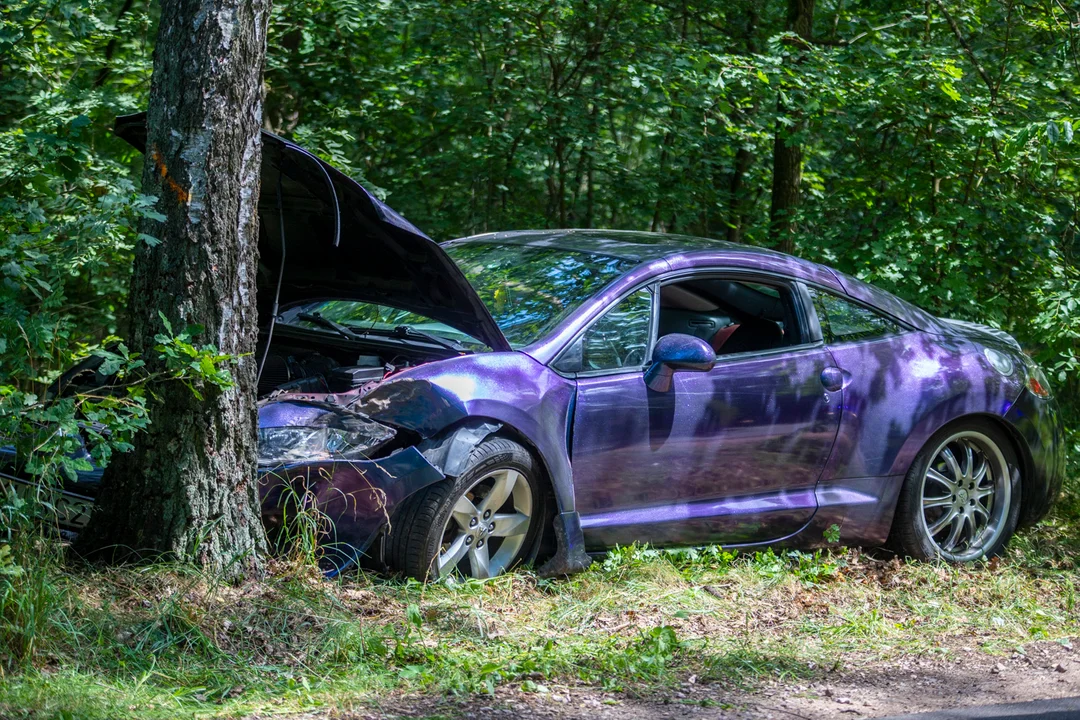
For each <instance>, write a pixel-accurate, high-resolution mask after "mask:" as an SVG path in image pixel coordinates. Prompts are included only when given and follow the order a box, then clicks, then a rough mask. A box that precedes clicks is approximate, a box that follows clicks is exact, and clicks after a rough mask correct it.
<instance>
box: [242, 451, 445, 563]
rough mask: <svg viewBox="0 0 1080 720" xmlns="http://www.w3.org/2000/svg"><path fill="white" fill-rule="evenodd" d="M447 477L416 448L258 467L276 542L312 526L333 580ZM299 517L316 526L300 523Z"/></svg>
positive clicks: (265, 521)
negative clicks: (408, 502) (418, 495)
mask: <svg viewBox="0 0 1080 720" xmlns="http://www.w3.org/2000/svg"><path fill="white" fill-rule="evenodd" d="M443 477H444V475H443V474H442V473H441V472H440V471H439V470H437V469H436V468H435V467H434V466H433V465H432V464H431V463H429V462H428V461H427V459H426V458H425V457H424V456H423V455H422V454H421V453H420V452H419V451H418V450H417V449H416V448H415V447H408V448H404V449H401V450H398V451H396V452H394V453H391V454H390V455H388V456H387V457H384V458H379V459H377V460H351V461H344V460H337V461H326V462H314V463H297V464H294V465H286V466H278V467H273V468H271V467H261V468H259V493H260V498H261V500H262V516H263V524H264V525H265V526H266V529H267V532H268V533H269V534H270V536H271V538H272V539H273V540H276V541H279V542H288V541H290V540H296V537H295V533H297V532H300V530H299V528H301V527H308V528H312V529H313V530H314V531H315V532H316V533H317V534H318V538H317V540H318V541H319V545H320V547H321V549H322V555H323V557H322V560H321V561H320V562H321V566H322V569H323V570H324V572H325V573H326V575H327V577H334V576H335V575H338V574H339V573H341V572H342V571H343V570H345V569H346V568H348V567H350V566H352V565H353V564H355V563H356V561H357V560H358V559H359V557H360V556H361V555H362V554H363V553H364V552H366V551H367V550H368V548H370V547H371V545H372V543H373V542H374V541H375V539H376V538H377V537H378V536H379V533H380V532H381V531H382V530H383V529H384V528H387V526H389V525H390V522H391V518H392V517H393V514H394V510H395V509H396V508H397V507H398V505H399V504H400V503H401V502H402V501H403V500H404V499H405V498H407V497H409V496H410V495H412V494H413V493H415V492H417V491H418V490H422V489H423V488H425V487H427V486H428V485H431V484H432V483H436V482H438V481H440V480H442V479H443ZM301 514H304V515H305V517H306V519H310V520H313V521H314V522H312V523H308V522H305V523H298V522H296V521H297V520H298V519H299V517H300V516H301Z"/></svg>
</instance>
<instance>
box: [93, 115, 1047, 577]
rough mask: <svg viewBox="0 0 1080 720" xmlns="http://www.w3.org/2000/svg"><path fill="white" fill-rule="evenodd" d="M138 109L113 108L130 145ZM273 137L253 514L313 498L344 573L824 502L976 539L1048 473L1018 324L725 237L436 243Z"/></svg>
mask: <svg viewBox="0 0 1080 720" xmlns="http://www.w3.org/2000/svg"><path fill="white" fill-rule="evenodd" d="M142 122H143V121H142V118H141V117H133V118H127V119H121V120H120V122H119V123H118V132H119V134H120V135H121V136H122V137H125V138H126V139H128V140H129V141H131V142H132V143H133V144H136V145H140V144H141V142H142V137H143V136H142V133H141V128H142ZM264 155H265V157H264V168H263V176H262V178H263V179H262V183H263V186H262V199H261V208H260V209H261V217H262V222H261V233H262V238H261V259H260V266H261V283H262V286H261V287H260V290H259V303H260V317H262V318H266V320H265V322H263V323H262V328H261V331H262V332H261V334H260V349H259V356H260V360H261V362H260V379H259V393H260V396H261V401H260V406H259V456H260V473H261V481H262V488H263V508H264V519H265V522H266V524H267V528H268V529H269V530H270V532H271V534H274V533H276V532H278V531H280V530H281V529H282V528H283V527H285V526H287V525H288V524H289V519H290V517H291V516H292V514H293V513H295V512H296V511H297V509H298V508H299V507H307V508H309V509H310V508H317V509H318V511H319V512H320V513H322V514H323V516H324V517H325V518H327V519H328V520H329V521H332V522H331V523H327V524H326V531H325V537H324V538H323V547H324V550H325V558H324V562H325V563H326V569H327V572H328V574H336V573H337V572H340V571H341V570H342V569H343V568H345V567H347V566H348V565H350V564H352V563H353V562H356V561H357V560H359V559H363V560H364V561H365V562H374V563H376V564H378V565H381V566H383V567H387V568H389V569H392V570H395V571H400V572H403V573H405V574H407V575H410V576H414V577H417V578H420V579H427V578H433V577H445V576H449V575H454V574H460V575H464V576H468V577H476V578H486V577H491V576H494V575H497V574H499V573H501V572H504V571H506V570H509V569H511V568H513V567H514V566H515V565H519V564H527V563H534V562H535V563H537V564H542V566H541V568H540V570H541V572H543V573H547V574H559V573H569V572H573V571H576V570H579V569H581V568H583V567H584V566H586V565H587V564H588V563H589V556H588V554H587V553H588V552H591V551H599V550H602V549H604V548H607V547H611V546H613V545H615V544H625V543H631V542H635V541H637V542H646V543H650V544H652V545H656V546H672V545H703V544H713V543H715V544H720V545H723V546H725V547H742V546H758V545H777V544H783V545H789V546H799V547H811V546H815V545H821V544H824V543H825V539H824V538H825V536H826V535H829V534H831V533H829V530H830V528H833V527H834V526H835V527H837V528H839V538H840V542H842V543H845V544H852V545H866V546H870V545H880V544H884V543H888V544H889V545H891V546H892V547H893V548H895V549H896V550H897V551H899V552H901V553H903V554H905V555H908V556H911V557H914V558H935V557H940V558H944V559H946V560H949V561H954V562H962V561H970V560H977V559H980V558H984V557H987V556H991V555H994V554H995V553H998V552H1000V551H1001V549H1002V548H1003V547H1004V546H1005V544H1006V543H1007V542H1008V540H1009V538H1010V536H1011V535H1012V534H1013V532H1014V531H1015V530H1016V529H1017V528H1018V527H1023V526H1025V525H1030V524H1032V523H1034V522H1036V521H1037V520H1039V519H1040V518H1041V517H1043V515H1045V513H1046V512H1047V510H1048V508H1049V506H1050V504H1051V502H1052V500H1053V498H1054V497H1055V496H1056V494H1057V492H1058V490H1059V487H1060V483H1061V480H1062V474H1063V469H1064V444H1063V442H1062V430H1061V425H1060V422H1059V419H1058V414H1057V411H1056V408H1055V404H1054V401H1053V400H1052V398H1051V397H1050V389H1049V386H1048V384H1047V381H1046V378H1045V377H1044V375H1043V374H1042V372H1041V371H1040V370H1039V368H1038V367H1037V366H1036V365H1035V364H1034V363H1033V362H1032V361H1031V360H1030V359H1029V358H1028V357H1027V356H1026V355H1025V354H1024V353H1023V352H1022V351H1021V349H1020V347H1019V345H1018V344H1017V343H1016V341H1015V340H1014V339H1013V338H1011V337H1010V336H1009V335H1006V334H1005V333H1003V332H1000V331H997V330H994V329H991V328H989V327H983V326H979V325H974V324H971V323H965V322H958V321H952V320H944V319H940V318H937V317H934V316H932V315H930V314H928V313H926V312H924V311H922V310H920V309H919V308H917V307H914V306H912V305H910V304H908V303H906V302H904V301H902V300H900V299H898V298H896V297H894V296H893V295H890V294H889V293H886V292H883V291H881V290H878V289H876V288H874V287H871V286H869V285H866V284H865V283H862V282H860V281H858V280H856V279H854V278H852V277H849V276H847V275H845V274H843V273H840V272H837V271H834V270H830V269H829V268H827V267H823V266H821V265H818V264H815V263H812V262H807V261H805V260H800V259H798V258H794V257H790V256H787V255H783V254H780V253H777V252H772V251H769V250H763V249H759V248H754V247H749V246H744V245H735V244H730V243H725V242H720V241H716V240H707V239H702V238H692V237H680V236H673V235H661V234H650V233H636V232H617V231H608V230H537V231H521V232H504V233H494V234H488V235H480V236H476V237H470V238H465V239H461V240H453V241H450V242H447V243H443V244H441V245H440V244H437V243H435V242H433V241H432V240H430V239H429V238H428V237H427V236H426V235H424V234H423V233H422V232H421V231H420V230H418V229H416V228H415V227H414V226H413V225H411V224H410V223H409V222H408V221H406V220H405V219H404V218H402V217H401V216H400V215H398V214H397V213H395V212H394V211H393V210H391V209H390V208H389V207H387V206H386V205H384V204H383V203H382V202H380V201H379V200H377V199H376V198H374V197H373V196H372V195H371V194H369V193H368V192H367V191H366V190H365V189H364V188H363V187H361V186H360V185H359V184H357V183H356V182H354V181H352V180H351V179H349V178H348V177H347V176H345V175H344V174H342V173H340V172H338V171H337V170H335V169H334V168H333V167H331V166H329V165H327V164H326V163H324V162H322V161H321V160H318V159H316V158H315V157H314V156H312V155H310V154H309V153H307V152H305V151H304V150H302V149H300V148H298V147H297V146H295V145H293V144H291V143H289V142H287V141H284V140H282V139H280V138H277V137H275V136H272V135H265V137H264ZM91 484H92V482H89V481H88V484H87V485H86V486H85V487H83V488H73V490H74V491H75V492H81V493H83V494H84V496H86V497H87V498H90V497H92V488H90V487H89V485H91ZM834 532H835V530H834Z"/></svg>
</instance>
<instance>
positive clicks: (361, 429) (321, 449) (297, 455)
mask: <svg viewBox="0 0 1080 720" xmlns="http://www.w3.org/2000/svg"><path fill="white" fill-rule="evenodd" d="M394 435H395V433H394V429H393V428H389V427H387V426H385V425H382V424H380V423H377V422H374V421H372V420H362V419H359V418H348V419H347V420H346V422H344V423H343V426H342V427H301V426H295V425H288V426H284V427H271V428H259V464H260V465H286V464H289V463H297V462H317V461H320V460H364V459H367V458H368V457H369V456H370V455H371V453H372V452H374V451H375V450H377V449H378V448H379V447H381V446H382V445H385V444H386V443H387V442H389V441H390V440H391V439H392V438H393V437H394Z"/></svg>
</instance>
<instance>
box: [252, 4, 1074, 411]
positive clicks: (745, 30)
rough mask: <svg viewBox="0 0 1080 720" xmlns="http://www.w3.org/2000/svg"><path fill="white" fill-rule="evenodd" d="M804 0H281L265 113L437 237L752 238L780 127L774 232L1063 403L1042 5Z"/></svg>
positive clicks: (1063, 195) (1069, 372)
mask: <svg viewBox="0 0 1080 720" xmlns="http://www.w3.org/2000/svg"><path fill="white" fill-rule="evenodd" d="M817 6H818V7H817V17H816V20H815V23H814V35H815V38H816V42H815V43H813V44H812V45H811V46H810V47H804V45H805V43H801V44H800V42H799V41H794V40H792V37H791V36H790V35H786V34H785V33H784V22H785V4H784V3H779V2H778V3H762V2H758V1H755V0H743V1H741V2H734V3H726V4H715V3H713V4H703V3H694V2H677V3H658V2H643V1H641V0H631V1H630V2H626V1H625V0H558V1H556V2H550V1H549V0H543V1H540V0H514V1H513V2H509V3H507V2H502V1H500V2H494V0H480V1H479V2H449V3H447V2H434V1H429V2H423V1H422V2H411V3H408V4H407V5H404V6H402V5H395V4H364V3H355V2H347V3H340V2H333V3H330V2H282V3H278V4H276V5H275V9H274V20H273V22H272V25H271V43H272V49H271V52H270V54H269V68H268V72H267V81H268V87H269V90H270V92H269V95H268V98H267V108H268V110H267V122H268V124H269V125H270V126H272V127H273V128H274V129H275V130H277V131H279V132H284V133H293V134H295V135H296V136H297V137H298V138H303V139H305V140H308V141H312V142H314V144H315V147H316V149H318V150H320V151H321V152H323V154H324V155H325V156H327V157H332V158H336V159H338V160H342V161H345V162H346V165H347V166H348V167H351V168H353V170H354V172H356V174H358V175H359V176H362V177H364V178H366V179H367V180H369V181H370V182H371V183H373V184H374V185H376V186H379V187H381V188H382V189H383V190H384V192H386V193H388V194H389V201H390V202H391V204H393V205H394V207H395V208H396V209H398V210H399V211H402V212H403V213H404V214H405V215H406V216H408V217H409V218H410V219H412V220H413V221H414V222H416V223H417V224H418V225H419V226H420V227H422V228H424V229H426V230H427V231H428V232H429V233H430V234H432V236H433V237H436V238H440V239H443V238H449V237H453V236H457V235H465V234H469V233H474V232H482V231H487V230H509V229H518V228H526V227H568V226H578V227H582V226H584V227H617V228H628V229H639V230H640V229H645V230H649V229H652V230H664V231H668V232H685V233H690V234H697V235H706V236H710V237H716V238H736V237H737V238H738V239H740V240H742V241H744V242H750V243H755V244H767V242H768V240H767V238H768V207H769V192H770V184H771V157H772V144H773V141H774V137H773V136H774V131H775V130H776V129H777V128H780V130H781V135H782V136H783V137H784V138H785V140H786V141H791V142H799V143H801V144H802V145H803V154H804V158H805V175H804V178H803V186H802V190H803V196H804V197H803V202H802V204H801V208H800V214H799V217H798V218H797V220H798V222H797V236H796V252H797V253H798V254H801V255H804V256H807V257H810V258H813V259H819V260H822V261H824V262H826V263H828V264H831V265H833V266H835V267H838V268H839V269H841V270H844V271H847V272H850V273H852V274H855V275H857V276H858V277H860V278H862V279H866V280H869V281H871V282H874V283H875V284H878V285H880V286H882V287H884V288H886V289H888V290H893V291H895V292H897V293H899V294H900V295H902V296H904V297H906V298H907V299H909V300H912V301H914V302H916V303H917V304H919V305H921V306H923V307H925V308H926V309H928V310H930V311H932V312H934V313H939V314H943V315H945V316H947V317H960V318H964V319H969V320H976V321H980V322H988V323H990V324H993V325H996V326H999V327H1002V328H1004V329H1006V330H1009V331H1010V332H1013V333H1015V334H1016V335H1017V337H1018V338H1019V339H1020V340H1021V342H1022V343H1024V344H1025V346H1026V347H1027V348H1029V349H1031V350H1032V351H1033V352H1034V353H1035V354H1036V356H1037V358H1038V359H1039V360H1040V361H1041V362H1043V363H1045V364H1046V365H1047V366H1048V367H1050V368H1052V369H1053V370H1054V371H1055V376H1054V377H1055V385H1056V386H1057V387H1058V388H1059V389H1060V391H1061V395H1062V396H1064V397H1066V398H1069V399H1070V402H1072V403H1073V404H1076V403H1077V399H1076V398H1077V397H1078V393H1080V385H1078V381H1077V377H1078V374H1077V371H1078V367H1077V359H1076V350H1075V348H1076V346H1077V342H1078V339H1080V334H1078V332H1080V330H1078V326H1077V322H1078V320H1077V318H1080V313H1077V312H1076V309H1077V304H1078V303H1080V294H1078V292H1080V291H1078V286H1077V282H1078V276H1077V272H1078V270H1077V268H1078V253H1077V250H1078V248H1077V240H1076V222H1077V200H1076V198H1077V197H1078V191H1080V184H1078V183H1080V177H1078V175H1077V172H1076V168H1077V167H1078V164H1077V161H1078V160H1080V138H1075V128H1076V125H1077V123H1078V122H1080V120H1078V118H1076V117H1075V116H1074V115H1075V107H1076V91H1077V87H1078V85H1077V82H1076V78H1077V77H1080V73H1078V72H1077V71H1078V70H1080V60H1078V58H1080V54H1078V48H1080V43H1078V39H1080V38H1078V34H1077V31H1076V28H1075V26H1074V25H1072V24H1070V23H1071V21H1070V18H1069V16H1068V15H1067V13H1066V11H1065V10H1064V9H1063V8H1062V7H1061V6H1058V5H1055V4H1052V3H1051V4H1036V3H1022V2H1015V1H1010V2H1003V3H985V2H980V3H955V2H950V3H943V4H939V3H936V2H929V3H925V4H920V5H918V6H917V7H915V6H912V5H911V4H910V3H902V2H867V1H865V0H863V1H857V2H854V3H852V2H831V3H821V2H819V3H817ZM954 25H955V29H954ZM796 54H797V55H798V62H791V61H790V60H791V59H792V57H793V56H794V55H796ZM778 100H782V103H780V102H778ZM795 117H798V118H800V122H799V123H796V122H795V121H794V119H793V118H795ZM785 128H792V130H791V131H790V132H787V134H785V132H786V131H785V130H784V129H785ZM795 128H797V132H796V130H795ZM329 129H332V130H333V132H332V133H330V132H329Z"/></svg>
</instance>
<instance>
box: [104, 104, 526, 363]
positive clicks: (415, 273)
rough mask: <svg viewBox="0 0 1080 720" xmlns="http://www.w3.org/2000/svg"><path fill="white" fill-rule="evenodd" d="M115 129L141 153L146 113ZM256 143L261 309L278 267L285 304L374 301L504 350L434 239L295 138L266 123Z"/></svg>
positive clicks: (120, 120) (486, 315)
mask: <svg viewBox="0 0 1080 720" xmlns="http://www.w3.org/2000/svg"><path fill="white" fill-rule="evenodd" d="M114 132H115V133H116V135H118V136H119V137H121V138H122V139H124V140H126V141H127V142H128V143H130V144H131V145H132V146H134V147H135V148H136V149H138V150H139V151H142V152H145V149H146V113H138V114H135V115H125V116H122V117H118V118H117V119H116V125H115V129H114ZM262 141H263V156H262V188H261V190H260V193H259V303H260V306H259V309H260V317H265V315H263V314H262V313H263V312H264V311H266V312H268V311H269V306H270V304H271V303H272V302H273V295H274V289H275V286H276V285H277V281H278V273H279V271H280V272H282V280H281V295H280V303H281V305H282V306H287V305H295V304H297V303H301V302H305V301H312V300H319V299H345V300H359V301H364V302H372V303H377V304H379V305H387V306H390V307H395V308H400V309H402V310H408V311H411V312H415V313H417V314H419V315H423V316H425V317H429V318H431V319H432V320H438V321H439V322H442V323H445V324H447V325H449V326H451V327H453V328H457V329H458V330H461V331H462V332H464V333H467V334H468V335H471V336H472V337H474V338H476V339H477V340H480V341H481V342H483V343H484V344H486V345H488V346H489V347H491V348H492V349H494V350H509V349H510V345H509V343H507V341H506V338H505V337H504V336H503V334H502V332H501V331H500V330H499V326H498V325H496V324H495V320H494V319H493V318H492V317H491V313H490V312H489V311H488V309H487V307H486V306H485V305H484V303H483V302H482V301H481V300H480V298H479V296H477V294H476V291H475V290H473V288H472V286H471V285H469V282H468V280H466V279H465V276H464V274H462V272H461V270H460V269H459V268H458V266H457V265H455V264H454V261H453V260H451V259H450V257H449V256H448V255H447V254H446V252H445V251H444V250H443V249H442V248H441V247H439V245H438V244H437V243H436V242H435V241H433V240H432V239H431V238H429V237H428V236H427V235H425V234H424V233H423V232H421V231H420V230H419V229H417V228H416V227H415V226H414V225H413V224H412V223H410V222H409V221H408V220H406V219H405V218H404V217H402V216H401V215H399V214H398V213H397V212H395V211H394V210H393V209H392V208H390V207H389V206H388V205H386V204H385V203H383V202H382V201H380V200H379V199H378V198H376V197H375V196H374V195H372V194H371V193H369V192H368V191H367V190H366V189H364V187H363V186H362V185H360V184H359V183H358V182H356V181H355V180H353V179H351V178H350V177H348V176H347V175H345V174H344V173H342V172H341V171H339V170H336V169H335V168H334V167H333V166H332V165H330V164H328V163H326V162H324V161H322V160H320V159H319V158H317V157H315V156H314V155H312V154H311V153H309V152H308V151H307V150H304V149H303V148H301V147H300V146H298V145H296V144H295V143H292V142H289V141H288V140H285V139H283V138H280V137H278V136H277V135H273V134H271V133H268V132H266V131H263V133H262ZM279 197H280V199H281V203H280V212H279V205H278V198H279ZM279 218H281V220H280V221H279ZM283 225H284V227H282V226H283ZM282 231H284V240H283V239H282ZM283 246H284V256H283V254H282V249H283Z"/></svg>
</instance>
